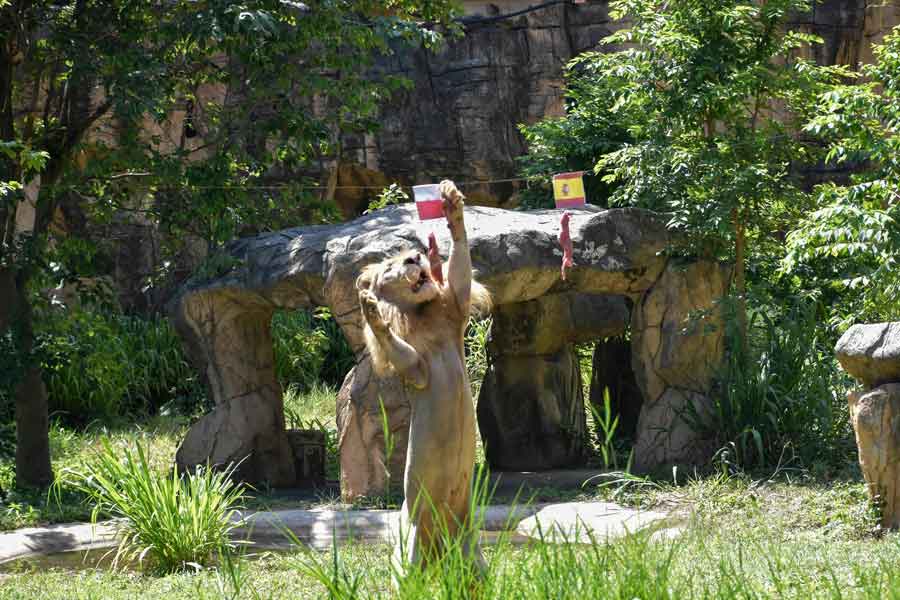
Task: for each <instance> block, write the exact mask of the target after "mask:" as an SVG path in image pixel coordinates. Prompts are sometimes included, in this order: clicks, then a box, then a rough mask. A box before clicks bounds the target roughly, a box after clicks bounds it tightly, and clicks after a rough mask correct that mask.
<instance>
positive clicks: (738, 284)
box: [732, 209, 747, 356]
mask: <svg viewBox="0 0 900 600" xmlns="http://www.w3.org/2000/svg"><path fill="white" fill-rule="evenodd" d="M732 216H733V218H734V291H735V293H736V295H737V321H738V336H739V337H740V344H741V350H742V351H744V355H745V356H746V350H747V281H746V270H745V262H746V257H745V255H746V252H747V234H746V230H745V229H744V223H743V221H741V218H740V212H739V211H738V210H737V209H735V210H734V212H733V213H732Z"/></svg>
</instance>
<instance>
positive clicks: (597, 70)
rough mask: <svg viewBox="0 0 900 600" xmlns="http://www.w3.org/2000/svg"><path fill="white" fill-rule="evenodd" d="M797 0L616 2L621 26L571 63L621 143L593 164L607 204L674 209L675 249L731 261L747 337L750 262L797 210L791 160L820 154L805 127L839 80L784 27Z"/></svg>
mask: <svg viewBox="0 0 900 600" xmlns="http://www.w3.org/2000/svg"><path fill="white" fill-rule="evenodd" d="M810 4H811V3H810V2H808V1H805V0H771V1H768V2H757V1H753V0H681V1H679V2H661V1H659V0H618V1H616V2H612V3H611V5H610V6H611V14H612V15H613V16H614V18H617V19H624V20H625V22H626V23H628V24H630V26H629V27H627V28H625V29H622V30H620V31H618V32H616V33H614V34H613V35H611V36H610V37H608V38H607V39H606V40H605V43H606V44H607V46H609V47H610V48H609V49H610V50H614V51H609V52H589V53H585V54H582V55H580V56H579V57H577V58H576V59H575V60H574V61H573V63H572V66H573V67H574V68H577V69H579V70H580V74H579V81H587V80H590V81H591V84H590V86H589V87H587V88H585V89H587V90H588V92H589V93H588V95H587V98H586V99H585V100H586V102H590V100H591V99H593V98H596V99H597V100H598V101H600V102H604V103H606V105H607V106H609V108H608V111H609V113H611V114H612V115H613V116H614V119H615V122H616V123H618V124H621V125H622V126H624V127H625V129H626V132H627V136H628V138H629V139H627V140H626V141H625V142H624V143H623V144H622V145H621V146H620V147H619V148H617V149H615V150H614V151H612V152H608V153H606V154H604V155H603V156H601V157H599V160H598V161H597V164H596V166H595V170H596V172H597V173H603V174H604V176H603V180H604V181H605V182H606V183H608V184H610V185H612V186H614V189H613V192H612V196H611V203H612V204H617V205H637V206H644V207H647V208H651V209H654V210H657V211H660V212H663V213H666V214H668V215H669V222H668V224H669V227H670V228H671V229H673V230H675V231H677V232H679V233H680V234H681V235H680V236H679V239H680V240H681V246H680V247H679V248H677V249H676V250H678V251H680V252H686V253H690V254H693V255H700V256H705V257H709V258H724V259H729V260H732V261H734V263H735V272H734V288H735V292H736V295H737V296H738V301H739V302H740V303H741V306H740V308H739V310H738V320H739V321H740V322H741V326H740V328H739V330H740V331H742V332H744V333H743V334H742V337H745V336H746V307H745V305H744V304H743V302H744V296H745V293H746V279H747V275H746V273H747V267H748V260H749V259H750V257H751V256H752V255H753V247H754V246H760V247H761V246H762V245H765V244H770V245H771V244H774V243H777V240H776V239H773V237H772V233H773V232H778V231H780V230H782V229H783V228H784V227H786V225H787V224H788V223H790V221H791V220H792V219H795V218H796V214H797V213H798V212H799V211H801V210H802V209H803V208H804V206H805V195H804V194H803V192H802V190H801V181H800V176H799V174H798V172H797V169H796V168H795V167H796V165H802V164H808V163H810V162H813V161H814V160H815V158H816V153H815V147H814V146H813V145H811V144H810V143H809V140H807V139H805V138H804V137H803V136H802V135H800V130H801V126H802V124H803V123H804V122H805V118H806V115H808V114H810V111H811V109H812V107H813V105H814V104H815V102H816V100H817V98H818V95H819V93H820V92H821V91H822V90H823V89H825V87H826V86H827V85H829V84H830V83H832V82H833V81H835V79H836V78H837V77H838V76H840V75H842V74H843V70H842V69H841V68H837V67H820V66H817V65H816V64H814V63H813V62H811V61H810V60H806V59H804V58H802V57H801V50H802V49H803V48H804V47H806V46H808V45H809V44H813V43H818V42H820V41H821V40H819V39H818V38H816V37H815V36H812V35H809V34H804V33H800V32H796V31H791V30H789V28H788V20H789V17H790V15H792V14H795V13H796V12H804V11H808V10H809V8H810Z"/></svg>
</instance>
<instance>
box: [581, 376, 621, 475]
mask: <svg viewBox="0 0 900 600" xmlns="http://www.w3.org/2000/svg"><path fill="white" fill-rule="evenodd" d="M588 406H590V409H591V413H592V414H593V416H594V423H595V424H596V425H597V449H598V450H599V451H600V458H601V459H603V467H604V468H606V469H608V468H610V467H612V468H613V469H618V468H619V461H618V459H617V458H616V447H615V436H616V428H617V427H618V426H619V415H615V416H613V413H612V405H611V404H610V400H609V388H608V387H605V388H603V410H602V411H600V410H598V409H597V408H596V407H595V406H594V405H593V404H589V405H588Z"/></svg>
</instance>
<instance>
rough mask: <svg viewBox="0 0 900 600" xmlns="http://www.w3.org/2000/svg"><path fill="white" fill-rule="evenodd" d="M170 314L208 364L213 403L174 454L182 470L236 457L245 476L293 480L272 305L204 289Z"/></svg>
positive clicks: (272, 480)
mask: <svg viewBox="0 0 900 600" xmlns="http://www.w3.org/2000/svg"><path fill="white" fill-rule="evenodd" d="M179 302H180V305H179V307H178V308H179V310H177V311H175V315H176V316H175V322H176V327H178V329H179V332H180V333H182V336H183V337H185V338H186V339H187V340H188V341H189V346H191V352H192V354H195V355H198V354H199V356H198V358H200V359H202V361H201V362H202V363H204V364H205V365H206V368H207V371H206V375H207V378H208V381H209V386H210V391H211V393H212V396H213V400H214V401H215V409H213V411H212V412H211V413H209V414H207V415H204V416H203V417H201V418H200V420H198V421H197V422H196V423H194V424H193V425H192V426H191V429H190V430H189V431H188V433H187V435H186V436H185V439H184V441H183V442H182V443H181V446H180V447H179V448H178V452H177V454H176V456H175V461H176V464H177V467H178V468H179V469H180V470H189V469H193V468H195V467H197V466H199V465H206V464H207V463H208V464H211V465H217V466H224V465H227V464H229V463H238V462H240V467H239V468H238V470H237V477H238V478H240V479H241V480H243V481H249V482H259V483H263V482H264V483H268V484H270V485H273V486H276V487H277V486H291V485H294V484H295V482H296V479H297V473H296V469H295V465H294V456H293V452H292V450H291V447H290V444H289V443H288V438H287V433H286V432H285V426H284V405H283V401H282V396H281V386H280V385H279V384H278V381H277V380H276V378H275V360H274V355H273V351H272V330H271V321H272V309H271V307H269V306H268V305H266V304H265V303H262V302H260V303H259V304H255V305H248V303H247V301H246V299H242V301H241V302H237V301H236V300H235V299H233V298H230V297H229V296H228V294H227V293H224V292H221V291H217V290H210V291H206V292H203V293H198V294H194V295H192V296H191V297H190V299H189V301H185V299H184V298H182V299H180V300H179Z"/></svg>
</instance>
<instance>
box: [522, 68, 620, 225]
mask: <svg viewBox="0 0 900 600" xmlns="http://www.w3.org/2000/svg"><path fill="white" fill-rule="evenodd" d="M565 78H566V91H565V103H566V114H565V116H563V117H558V118H548V119H544V120H541V121H538V122H537V123H535V124H533V125H520V126H519V130H520V131H521V132H522V135H523V136H524V137H525V141H526V143H527V144H528V153H527V154H526V155H525V156H522V157H521V158H520V159H519V162H520V166H521V172H522V174H523V175H524V176H526V177H527V178H528V180H529V182H530V183H532V184H537V185H536V186H535V187H533V188H531V196H532V198H531V199H530V202H527V203H526V207H528V208H538V207H541V208H550V207H552V206H553V200H552V193H551V192H550V190H549V184H550V181H551V179H552V177H553V175H554V174H556V173H563V172H568V171H586V173H585V175H584V184H585V191H586V194H587V198H588V202H591V203H592V204H597V205H600V206H606V205H607V203H608V198H609V196H610V194H611V192H612V187H611V186H610V185H609V184H607V183H605V182H603V181H602V180H601V178H600V177H599V176H594V175H593V172H592V169H593V168H594V165H596V164H597V160H599V159H600V157H601V156H603V155H605V154H607V153H609V152H613V151H615V150H618V149H619V148H621V147H622V145H623V144H624V143H625V141H627V140H628V139H629V137H628V132H627V131H626V126H625V124H623V123H622V122H621V119H620V115H619V114H617V113H616V112H614V111H612V110H610V109H611V108H612V105H613V104H614V101H615V98H614V93H615V92H614V90H613V89H610V88H607V87H605V86H604V83H605V82H604V81H603V80H598V78H597V77H595V76H594V74H593V73H592V72H591V71H590V70H589V69H581V68H579V65H578V63H577V62H576V63H575V65H573V66H572V67H571V68H567V69H566V72H565Z"/></svg>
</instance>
